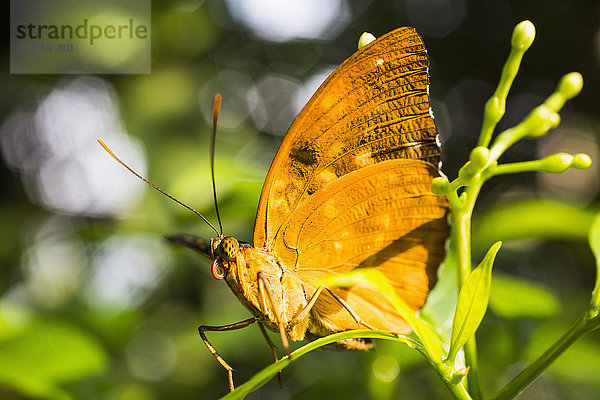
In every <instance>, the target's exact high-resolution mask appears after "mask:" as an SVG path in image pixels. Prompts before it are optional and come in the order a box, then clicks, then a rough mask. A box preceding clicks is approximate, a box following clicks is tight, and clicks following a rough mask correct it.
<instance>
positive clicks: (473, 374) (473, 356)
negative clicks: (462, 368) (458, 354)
mask: <svg viewBox="0 0 600 400" xmlns="http://www.w3.org/2000/svg"><path fill="white" fill-rule="evenodd" d="M464 350H465V363H466V365H468V366H469V367H470V368H469V381H468V382H469V392H470V393H471V396H472V397H473V399H482V398H483V396H482V393H481V376H480V373H479V355H478V353H477V339H476V338H475V335H473V337H471V338H470V339H469V340H468V341H467V343H465V347H464Z"/></svg>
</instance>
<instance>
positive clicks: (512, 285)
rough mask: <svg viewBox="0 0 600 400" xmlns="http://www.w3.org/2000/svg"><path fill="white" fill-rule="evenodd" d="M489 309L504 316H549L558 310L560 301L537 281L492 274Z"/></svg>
mask: <svg viewBox="0 0 600 400" xmlns="http://www.w3.org/2000/svg"><path fill="white" fill-rule="evenodd" d="M490 309H492V310H493V311H494V312H495V313H496V314H498V315H500V316H502V317H505V318H521V317H530V318H549V317H552V316H554V315H556V314H558V313H559V312H560V301H559V300H558V299H557V298H556V296H555V295H554V294H553V293H552V292H550V291H549V290H548V289H546V288H545V287H544V286H542V285H540V284H538V283H535V282H529V281H526V280H524V279H521V278H515V277H511V276H508V275H494V278H493V279H492V292H491V294H490Z"/></svg>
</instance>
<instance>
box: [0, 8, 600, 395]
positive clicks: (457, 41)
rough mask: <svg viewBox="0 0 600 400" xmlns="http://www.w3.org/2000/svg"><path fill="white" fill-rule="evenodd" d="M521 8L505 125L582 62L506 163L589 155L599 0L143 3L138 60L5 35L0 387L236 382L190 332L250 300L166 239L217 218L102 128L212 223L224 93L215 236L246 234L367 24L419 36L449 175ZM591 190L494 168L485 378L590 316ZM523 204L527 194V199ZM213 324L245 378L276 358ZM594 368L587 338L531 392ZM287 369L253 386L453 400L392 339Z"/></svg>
mask: <svg viewBox="0 0 600 400" xmlns="http://www.w3.org/2000/svg"><path fill="white" fill-rule="evenodd" d="M523 19H530V20H531V21H532V22H533V23H534V24H535V26H536V28H537V38H536V40H535V42H534V44H533V46H532V47H531V49H530V50H529V52H528V53H527V54H526V55H525V59H524V62H523V66H522V69H521V72H520V74H519V75H518V76H517V79H516V81H515V84H514V87H513V90H512V92H511V93H512V94H511V96H509V103H508V109H507V116H506V118H505V119H504V120H503V122H502V123H501V127H508V126H511V125H513V124H515V123H516V122H518V121H519V120H520V119H521V118H523V117H524V116H525V115H526V113H527V112H528V111H529V110H530V109H531V108H533V107H534V106H536V105H538V104H539V103H540V102H542V101H543V99H544V98H545V97H546V96H547V95H549V94H550V93H551V92H552V90H553V88H554V86H555V84H556V83H557V82H558V79H559V78H560V77H561V76H562V75H563V74H565V73H567V72H570V71H579V72H581V73H582V74H583V77H584V82H585V83H584V89H583V92H582V93H581V94H580V95H579V96H578V97H577V98H575V99H574V100H573V101H571V102H570V103H569V104H568V105H567V106H566V107H565V108H564V110H563V111H562V113H561V116H562V123H561V125H560V127H559V128H558V129H556V130H554V131H552V132H551V133H550V134H548V135H547V137H544V138H542V139H540V140H535V141H527V142H524V143H519V144H518V145H517V146H515V147H514V148H513V149H511V151H509V152H508V154H507V155H506V157H505V158H504V159H503V161H517V160H527V159H533V158H537V157H542V156H545V155H549V154H551V153H555V152H559V151H563V152H571V153H578V152H587V153H588V154H590V155H591V156H592V158H593V160H594V162H595V163H598V162H599V161H600V158H599V157H598V147H597V141H598V137H600V119H599V115H600V114H599V111H600V109H599V106H600V101H599V97H598V96H599V95H598V94H599V93H600V75H599V72H600V68H599V63H600V24H599V21H600V3H599V2H598V1H596V0H589V1H564V0H545V1H540V0H535V1H527V2H523V1H475V0H469V1H468V0H455V1H451V0H432V1H422V0H406V1H395V2H391V1H360V0H332V1H327V2H324V1H318V0H306V1H275V0H272V1H257V0H248V1H244V0H228V1H217V0H213V1H208V0H207V1H202V0H189V1H157V0H156V1H152V21H151V22H152V73H151V74H148V75H102V76H85V75H81V76H78V75H62V76H61V75H10V74H9V72H8V65H9V55H8V38H5V42H4V44H5V46H4V47H3V52H2V59H3V61H4V62H3V63H2V68H3V73H2V75H1V78H0V79H2V93H1V95H0V112H1V118H2V120H1V127H0V145H1V150H2V164H0V179H1V190H2V196H1V198H0V232H1V234H2V238H1V240H0V398H2V399H4V398H6V399H23V398H26V399H125V400H155V399H212V398H217V397H220V396H222V395H224V394H225V393H227V390H228V389H227V382H226V373H225V371H224V370H223V369H222V368H221V367H220V366H219V365H218V364H217V362H216V361H215V360H214V358H213V357H212V356H211V355H210V353H209V352H208V350H207V349H206V348H205V346H204V345H203V344H202V342H201V340H200V338H199V337H198V334H197V331H196V328H197V326H198V325H200V324H212V325H219V324H228V323H233V322H237V321H240V320H242V319H246V318H248V317H249V316H250V314H249V312H248V311H246V310H245V309H244V307H243V306H242V305H241V304H240V303H239V302H238V301H237V299H236V298H235V296H234V295H233V294H232V293H230V291H229V289H228V288H227V287H226V285H225V284H224V283H223V282H220V281H215V280H214V279H213V278H212V277H211V275H210V271H209V263H208V262H207V261H205V260H203V259H201V258H200V257H199V256H197V255H195V254H193V253H192V252H190V251H188V250H187V249H179V248H174V247H172V246H170V245H169V244H167V243H166V242H165V241H164V240H163V235H165V234H169V233H175V232H189V233H194V234H198V235H200V236H203V237H206V238H210V236H211V231H210V229H208V228H207V226H205V224H204V223H202V221H201V220H199V219H198V218H197V217H195V216H194V215H193V214H191V213H190V212H188V211H186V210H185V209H183V208H182V207H180V206H178V205H177V204H175V203H173V202H171V201H170V200H168V199H166V198H165V197H163V196H161V195H160V194H159V193H157V192H156V191H153V190H151V189H149V188H148V187H146V186H145V185H144V184H143V183H142V182H140V181H138V180H136V179H135V177H133V176H132V175H130V174H129V173H127V172H126V171H124V169H123V168H122V167H120V166H118V165H117V164H116V163H115V162H114V161H113V160H111V159H110V158H109V157H108V156H107V155H106V154H105V153H104V152H103V150H102V149H101V148H100V146H99V145H98V144H97V143H96V138H97V137H101V138H103V139H104V140H105V141H106V143H107V144H108V145H109V146H111V147H112V149H113V150H114V151H115V152H116V153H117V154H119V155H120V156H121V157H122V158H123V159H124V160H126V161H127V162H128V163H129V164H130V165H131V166H132V167H133V168H134V169H136V170H137V171H138V172H140V173H142V174H143V175H144V176H147V177H148V178H149V179H150V180H151V181H153V182H154V183H156V184H158V185H159V186H161V187H163V188H164V189H166V190H167V191H168V192H170V193H171V194H173V195H174V196H176V197H177V198H178V199H180V200H182V201H184V202H186V203H187V204H189V205H191V206H193V207H194V208H196V209H198V210H199V211H200V212H202V213H204V214H205V215H206V216H207V217H208V218H209V219H210V220H212V221H215V213H214V209H213V204H212V194H211V190H210V172H209V163H208V152H209V150H208V134H209V122H208V121H209V117H210V109H211V103H212V97H213V94H214V93H215V92H220V93H222V94H223V110H222V114H221V117H220V120H219V133H218V138H217V148H216V181H217V187H218V192H219V202H220V212H221V216H222V219H223V226H224V229H225V233H226V234H228V235H234V236H236V237H238V238H239V239H241V240H245V241H251V237H252V229H253V221H254V215H255V212H256V205H257V202H258V196H259V193H260V189H261V187H262V182H263V180H264V177H265V175H266V172H267V170H268V167H269V164H270V162H271V160H272V158H273V156H274V154H275V151H276V149H277V147H278V145H279V143H280V142H281V140H282V137H283V135H284V133H285V131H286V129H287V127H288V126H289V124H290V123H291V121H292V120H293V117H294V115H295V114H296V113H297V112H298V111H299V110H300V108H301V107H302V105H303V104H304V103H305V102H306V101H307V100H308V98H309V97H310V95H311V94H312V93H313V92H314V90H315V89H316V88H317V87H318V85H319V84H320V83H321V82H322V80H323V79H324V78H325V76H326V75H327V74H328V73H329V72H330V71H331V70H332V69H333V68H334V67H335V66H336V65H337V64H339V63H340V62H341V61H343V60H344V59H345V58H346V57H348V56H349V55H350V54H351V53H352V52H354V51H355V49H356V43H357V40H358V37H359V36H360V34H361V33H362V32H363V31H370V32H372V33H373V34H374V35H376V36H379V35H382V34H384V33H386V32H388V31H390V30H393V29H395V28H397V27H400V26H405V25H409V26H414V27H416V28H417V30H418V32H419V33H420V34H421V35H422V37H423V39H424V41H425V44H426V46H427V48H428V51H429V55H430V59H431V95H432V102H433V109H434V112H435V115H436V123H437V125H438V128H439V131H440V135H441V139H442V142H443V146H444V148H443V151H444V167H443V169H444V172H445V173H446V174H447V175H448V176H449V177H451V178H453V177H455V176H456V171H457V170H458V168H459V166H460V165H461V164H462V163H463V162H464V161H465V160H466V158H467V155H468V152H469V149H470V148H472V147H473V146H474V145H475V143H476V140H477V136H478V133H479V132H478V129H479V126H480V123H481V115H482V110H483V104H484V102H485V100H486V99H487V98H488V97H489V96H490V95H491V94H492V92H493V90H494V87H495V83H496V82H497V80H498V76H499V73H500V70H501V67H502V63H503V62H504V60H505V58H506V55H507V54H508V51H509V43H510V35H511V31H512V28H513V27H514V25H515V24H516V23H518V22H520V21H521V20H523ZM599 189H600V186H599V177H598V168H597V166H596V165H594V166H592V168H590V169H588V170H585V171H569V172H568V173H566V174H562V175H541V174H523V175H518V176H508V177H503V178H498V179H494V180H493V181H492V182H490V184H489V185H488V186H486V188H485V191H484V192H483V193H482V198H481V201H480V203H479V208H478V211H477V212H478V213H480V212H483V213H484V214H485V215H482V216H481V218H480V219H479V223H478V227H477V229H476V230H475V233H474V236H475V237H474V240H475V244H474V246H475V253H476V254H475V257H476V259H478V257H480V254H481V251H482V249H485V248H486V247H487V246H489V244H490V243H492V242H493V241H494V240H498V239H514V240H509V241H507V242H506V244H505V246H504V247H503V249H502V251H501V252H500V254H499V256H498V260H497V265H496V267H495V271H496V272H497V273H498V274H503V275H502V276H500V275H498V276H499V278H498V279H495V283H494V285H495V289H494V294H493V298H492V301H491V307H492V309H491V311H490V312H488V314H487V316H486V319H485V320H484V323H483V325H482V327H481V330H480V333H479V337H478V338H479V344H480V346H481V349H480V356H481V364H482V366H481V370H482V374H483V376H484V390H485V391H486V392H487V393H493V392H494V391H495V390H496V389H497V388H499V385H501V384H502V383H503V382H506V381H507V380H508V379H509V378H510V377H511V376H513V375H514V374H515V373H516V372H518V371H519V370H520V368H522V367H523V365H525V363H526V361H527V360H531V359H532V358H533V357H535V356H536V355H537V354H539V353H540V352H541V351H542V350H543V349H544V348H545V347H546V346H548V345H549V344H550V343H551V342H552V341H553V340H555V339H556V338H558V337H559V335H560V334H561V333H562V332H564V330H565V329H566V327H567V326H568V324H569V323H570V322H572V321H574V320H575V318H576V316H577V315H578V314H579V313H581V312H582V311H583V310H584V308H585V305H586V304H587V301H588V299H589V293H590V291H591V289H592V287H593V281H594V276H595V275H594V265H593V260H592V256H591V252H590V251H589V249H588V248H587V245H586V243H585V227H586V226H587V224H589V221H590V218H591V215H592V213H593V212H595V211H597V210H598V209H599V208H600V207H599V205H600V203H599V202H598V196H599ZM525 199H528V200H530V202H527V203H524V204H519V202H521V201H523V200H525ZM532 199H533V200H536V202H531V201H532ZM540 199H544V202H539V200H540ZM514 202H517V204H515V203H514ZM491 206H494V207H495V208H494V209H493V210H492V211H493V212H490V213H486V212H485V210H486V209H489V207H491ZM527 206H529V208H527ZM540 221H544V222H545V223H547V225H548V226H551V227H554V228H555V229H554V230H553V229H552V228H543V233H545V235H543V236H545V238H544V240H539V239H535V238H528V236H530V235H537V234H539V233H540V228H539V226H540V225H539V222H540ZM521 223H524V224H525V227H524V228H523V229H521V228H520V224H521ZM536 227H537V228H536ZM556 227H558V229H556ZM561 227H564V230H563V229H561ZM523 237H526V238H525V239H523ZM450 286H452V285H450ZM451 298H452V290H448V291H446V290H445V287H444V286H440V288H438V292H437V293H436V295H435V296H434V297H433V298H432V300H433V302H432V304H431V308H434V309H436V308H437V310H438V314H439V315H441V316H442V317H440V318H443V315H445V314H444V312H446V313H447V312H449V311H448V308H449V305H450V304H451ZM450 311H451V310H450ZM209 336H210V339H211V340H212V342H213V344H214V345H215V347H216V348H217V349H218V350H219V352H220V354H221V355H222V356H223V357H224V358H225V359H226V360H228V362H229V363H230V364H231V365H232V366H234V368H236V369H237V370H238V372H237V373H236V374H235V380H236V382H237V383H243V382H244V381H246V380H247V379H248V378H249V377H250V376H251V375H252V374H254V373H256V372H257V371H259V370H260V369H261V368H263V367H264V366H266V365H268V364H269V363H270V362H271V354H270V350H269V348H268V347H267V345H266V344H265V343H264V340H263V338H262V337H261V334H260V332H259V330H258V328H257V327H250V328H246V329H244V330H241V331H235V332H229V333H213V334H210V335H209ZM273 339H274V341H275V343H278V338H277V336H276V335H273ZM298 345H299V344H295V346H298ZM594 365H595V366H596V367H594ZM597 365H600V334H599V333H598V332H595V333H592V334H590V335H588V336H586V337H585V338H584V339H583V340H581V341H580V342H578V343H577V344H576V345H575V346H573V348H572V349H571V350H570V351H569V352H568V353H567V354H565V355H564V356H563V357H562V358H560V359H559V360H558V362H557V363H556V364H555V365H554V366H553V367H552V368H551V369H550V370H549V371H548V372H547V373H545V374H544V375H543V376H542V377H541V378H540V379H539V380H538V381H536V383H535V384H534V385H533V386H532V387H531V388H530V389H528V390H527V391H526V392H525V393H524V395H523V397H522V398H527V399H529V398H531V399H534V398H535V399H537V398H546V399H589V398H594V397H595V396H597V395H598V393H600V374H598V370H597ZM283 377H284V383H285V388H283V389H279V388H278V385H277V382H270V383H269V384H267V385H266V386H265V387H263V388H262V389H260V390H259V391H257V392H255V393H253V394H252V395H250V396H249V397H248V398H252V399H270V398H273V399H291V398H294V399H313V398H332V399H336V398H340V399H342V398H343V399H367V398H375V399H385V398H389V397H390V396H393V397H395V398H407V399H409V398H413V399H415V398H416V399H418V398H448V396H449V394H448V393H447V391H446V389H445V388H444V387H443V385H442V384H441V383H440V382H438V379H437V377H436V376H435V374H434V372H433V371H432V370H431V369H429V368H428V366H427V365H425V364H424V362H423V360H422V359H421V358H420V356H419V355H418V354H416V353H413V352H411V351H410V350H408V349H405V348H403V347H400V346H398V345H390V344H387V343H378V344H377V350H375V351H373V352H369V353H343V352H324V351H323V352H322V351H319V352H313V353H311V354H309V355H308V356H306V357H303V358H302V359H301V360H299V361H298V362H297V363H295V364H293V365H292V366H291V367H290V368H288V369H286V370H284V372H283Z"/></svg>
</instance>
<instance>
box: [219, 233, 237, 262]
mask: <svg viewBox="0 0 600 400" xmlns="http://www.w3.org/2000/svg"><path fill="white" fill-rule="evenodd" d="M239 250H240V244H239V243H238V241H237V240H236V239H235V238H233V237H231V236H228V237H226V238H223V241H222V242H221V254H222V256H223V258H224V259H225V260H226V261H235V259H236V257H237V253H238V251H239Z"/></svg>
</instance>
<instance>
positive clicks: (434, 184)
mask: <svg viewBox="0 0 600 400" xmlns="http://www.w3.org/2000/svg"><path fill="white" fill-rule="evenodd" d="M449 190H450V182H449V181H448V178H446V177H445V176H438V177H436V178H433V180H432V181H431V191H432V192H433V194H435V195H436V196H445V195H446V194H447V193H448V191H449Z"/></svg>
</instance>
